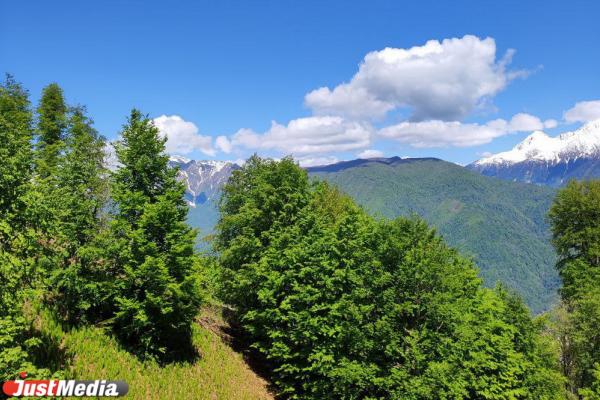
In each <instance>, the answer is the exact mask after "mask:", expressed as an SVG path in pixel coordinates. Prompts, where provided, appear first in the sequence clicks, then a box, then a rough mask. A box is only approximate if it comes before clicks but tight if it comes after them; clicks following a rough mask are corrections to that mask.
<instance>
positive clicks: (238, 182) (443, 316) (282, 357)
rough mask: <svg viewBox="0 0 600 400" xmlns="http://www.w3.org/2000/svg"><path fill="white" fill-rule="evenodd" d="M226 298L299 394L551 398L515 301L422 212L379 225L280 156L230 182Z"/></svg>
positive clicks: (546, 367) (544, 363) (553, 386)
mask: <svg viewBox="0 0 600 400" xmlns="http://www.w3.org/2000/svg"><path fill="white" fill-rule="evenodd" d="M221 212H222V216H221V220H220V222H219V224H218V229H219V231H218V234H217V245H218V247H217V248H218V249H219V250H220V251H221V265H222V276H223V292H224V298H225V299H226V300H227V301H228V302H229V303H230V304H231V305H233V306H234V307H235V312H236V316H237V319H238V320H239V321H240V322H241V324H242V326H243V327H244V328H245V329H246V331H247V332H248V333H249V335H250V337H251V338H252V341H253V346H254V347H255V348H257V349H258V350H259V351H260V352H261V353H262V354H263V355H264V356H265V357H266V359H267V360H268V361H269V363H270V367H271V369H272V371H273V376H274V381H275V383H276V385H277V386H278V388H279V389H280V390H281V393H282V395H283V396H284V397H288V398H298V399H322V398H343V399H367V398H370V399H388V398H389V399H392V398H393V399H431V398H470V399H479V398H488V399H517V398H519V399H555V398H556V399H558V398H561V385H562V380H561V377H560V374H559V373H558V372H556V369H557V360H556V358H555V354H553V353H552V352H550V351H547V350H545V347H544V345H543V340H542V337H541V336H540V334H539V327H538V326H537V325H536V324H534V323H533V321H532V320H531V318H530V317H529V314H528V310H527V308H526V307H525V306H524V305H523V304H522V302H521V301H520V300H519V299H518V298H516V297H514V296H512V295H510V294H508V293H506V292H505V291H503V290H498V291H496V292H494V291H490V290H487V289H482V287H481V281H480V279H479V278H478V277H477V271H476V269H475V268H474V266H473V265H472V262H471V261H469V260H467V259H464V258H462V257H461V256H460V255H459V254H457V252H456V251H454V250H452V249H450V248H448V247H447V246H446V244H445V243H444V242H443V240H442V239H441V238H440V237H439V236H438V235H437V234H436V233H435V232H434V231H433V230H431V229H430V228H429V227H427V225H426V224H425V223H424V222H423V221H421V220H419V219H404V218H399V219H396V220H393V221H378V220H374V219H373V218H371V217H369V216H368V215H367V214H366V213H365V212H364V211H363V210H362V209H361V208H359V207H358V206H356V205H355V204H354V202H353V201H352V200H351V199H350V198H349V197H347V196H346V195H343V194H341V193H340V192H339V191H337V190H336V189H335V188H332V187H330V186H329V185H327V184H325V183H323V182H318V181H316V182H310V181H309V180H308V179H307V177H306V173H305V172H304V171H303V170H302V169H301V168H300V167H299V166H298V165H296V164H295V163H294V161H293V160H292V159H289V158H286V159H284V160H282V161H280V162H276V161H272V160H263V159H260V158H258V157H252V158H251V159H250V160H249V162H248V163H247V164H246V165H245V166H244V167H243V168H242V169H241V170H240V171H237V172H235V173H234V175H233V177H232V179H231V180H230V182H229V183H228V184H227V185H226V186H225V188H224V192H223V198H222V203H221Z"/></svg>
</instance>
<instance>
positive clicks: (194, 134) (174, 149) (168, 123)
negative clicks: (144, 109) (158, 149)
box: [153, 115, 215, 156]
mask: <svg viewBox="0 0 600 400" xmlns="http://www.w3.org/2000/svg"><path fill="white" fill-rule="evenodd" d="M153 122H154V125H155V126H156V127H157V128H158V129H159V130H160V133H161V134H162V135H163V136H165V137H166V138H167V143H166V150H167V153H170V154H189V153H191V152H193V151H194V150H199V151H201V152H202V153H204V154H206V155H209V156H214V155H215V150H214V149H213V147H212V138H211V137H210V136H202V135H200V134H198V127H197V126H196V125H194V123H193V122H189V121H185V120H184V119H183V118H181V117H180V116H178V115H168V116H167V115H161V116H160V117H157V118H154V120H153Z"/></svg>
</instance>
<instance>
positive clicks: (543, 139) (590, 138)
mask: <svg viewBox="0 0 600 400" xmlns="http://www.w3.org/2000/svg"><path fill="white" fill-rule="evenodd" d="M584 157H600V120H596V121H592V122H588V123H587V124H585V125H584V126H582V127H581V128H579V129H577V130H575V131H572V132H565V133H562V134H560V135H559V136H557V137H550V136H548V135H546V134H545V133H544V132H541V131H536V132H533V133H532V134H531V135H529V136H528V137H526V138H525V140H523V141H522V142H521V143H519V144H517V145H516V146H515V147H514V148H513V149H512V150H509V151H506V152H503V153H498V154H494V155H492V156H490V157H486V158H482V159H481V160H479V161H476V162H475V163H474V165H475V166H485V165H498V164H515V163H520V162H524V161H545V162H548V163H559V162H569V161H570V160H574V159H577V158H584Z"/></svg>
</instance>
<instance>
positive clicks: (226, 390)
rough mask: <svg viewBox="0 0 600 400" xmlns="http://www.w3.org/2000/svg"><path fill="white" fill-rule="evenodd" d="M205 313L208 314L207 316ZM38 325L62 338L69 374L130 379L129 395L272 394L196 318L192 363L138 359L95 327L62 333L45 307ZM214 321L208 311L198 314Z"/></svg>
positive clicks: (202, 396) (215, 396) (239, 357)
mask: <svg viewBox="0 0 600 400" xmlns="http://www.w3.org/2000/svg"><path fill="white" fill-rule="evenodd" d="M207 313H208V317H207ZM38 318H39V322H38V329H40V330H41V331H42V332H44V333H46V334H48V335H50V336H53V337H55V338H56V339H58V340H59V341H60V342H61V347H62V348H63V351H64V352H66V354H67V358H68V360H69V361H68V362H67V364H68V366H66V367H65V368H66V372H65V376H67V377H69V378H71V379H114V380H124V381H126V382H127V383H128V384H129V393H128V394H127V398H128V399H140V400H141V399H169V400H170V399H200V400H202V399H210V400H215V399H248V400H251V399H252V400H254V399H256V400H259V399H261V400H262V399H265V400H266V399H273V397H272V395H271V394H270V393H269V391H268V390H267V382H266V381H264V380H263V379H261V378H260V377H258V376H257V375H256V374H255V373H254V372H252V370H250V368H249V367H248V365H247V364H246V363H245V361H244V359H243V357H242V355H241V354H239V353H236V352H234V351H233V350H232V349H231V348H230V347H229V346H228V345H227V344H225V343H224V342H223V340H222V339H221V337H220V336H219V335H218V334H217V332H216V331H215V330H213V329H208V328H206V327H205V326H202V325H200V324H196V325H195V326H194V339H193V340H194V345H195V346H196V348H197V349H198V352H199V353H200V358H199V359H198V360H197V361H195V362H193V363H179V364H169V365H167V366H159V365H158V364H156V363H154V362H141V361H140V360H138V359H137V358H136V357H134V356H132V355H131V354H130V353H128V352H126V351H125V350H123V349H121V348H120V346H119V344H118V343H117V341H116V340H115V339H113V338H111V337H110V336H108V335H106V334H105V333H104V332H103V331H102V330H101V329H100V328H90V327H88V328H81V329H77V330H73V331H71V332H68V333H65V332H63V331H62V329H61V328H60V327H59V326H58V325H57V324H56V322H54V321H53V320H52V317H51V315H50V314H49V313H47V312H44V313H42V314H41V315H40V316H38ZM207 318H208V319H209V320H211V321H213V322H214V323H215V324H216V325H218V324H220V323H221V321H220V320H219V319H218V318H217V316H216V315H215V313H214V312H213V311H207V310H204V311H203V315H202V319H203V320H206V319H207Z"/></svg>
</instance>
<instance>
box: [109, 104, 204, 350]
mask: <svg viewBox="0 0 600 400" xmlns="http://www.w3.org/2000/svg"><path fill="white" fill-rule="evenodd" d="M121 136H122V139H121V140H120V141H119V142H118V143H117V144H116V145H115V149H116V153H117V157H118V160H119V162H120V164H121V165H120V167H119V169H118V170H117V171H116V172H115V173H114V174H113V176H112V198H113V201H114V208H115V210H114V215H113V221H112V227H111V231H112V237H111V242H112V245H111V247H110V249H109V251H110V252H111V255H112V259H113V260H114V263H115V266H114V279H115V284H116V290H115V304H116V306H115V307H116V312H115V319H114V324H115V329H116V331H117V333H118V335H119V336H120V337H121V338H122V339H123V340H124V341H125V342H126V343H128V344H130V345H131V346H132V347H133V348H134V349H135V350H136V351H137V352H138V353H139V354H140V355H142V356H144V357H159V358H164V357H166V356H169V352H170V351H171V350H173V349H177V347H179V346H181V344H182V343H185V342H186V341H188V340H189V336H190V324H191V322H192V320H193V318H194V317H195V315H196V313H197V310H198V306H199V303H200V295H199V291H198V285H197V276H196V275H195V274H194V269H195V263H196V262H197V257H196V256H195V253H194V243H195V237H196V232H195V231H194V230H192V229H190V227H189V226H188V225H187V223H186V215H187V205H186V204H185V202H184V199H183V195H184V191H185V188H184V186H183V184H181V183H180V182H178V181H177V180H176V174H177V171H176V170H175V169H173V168H170V167H169V166H168V156H167V155H166V154H165V141H166V139H164V138H161V136H160V135H159V131H158V128H156V127H155V126H154V125H153V123H152V121H151V120H150V119H148V118H147V117H145V116H143V115H142V114H141V113H140V112H139V111H137V110H133V111H132V112H131V115H130V117H129V119H128V121H127V124H126V125H125V126H124V128H123V130H122V132H121Z"/></svg>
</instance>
